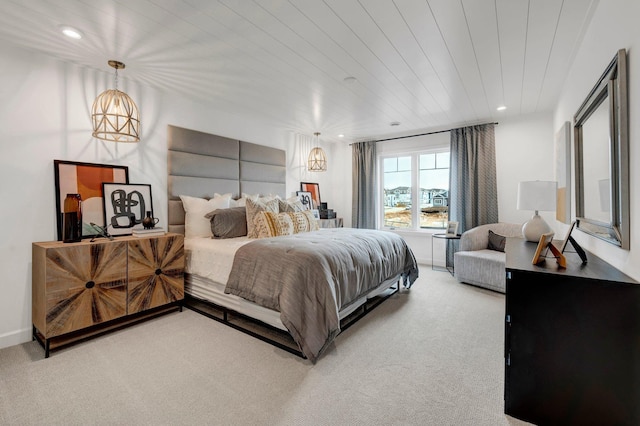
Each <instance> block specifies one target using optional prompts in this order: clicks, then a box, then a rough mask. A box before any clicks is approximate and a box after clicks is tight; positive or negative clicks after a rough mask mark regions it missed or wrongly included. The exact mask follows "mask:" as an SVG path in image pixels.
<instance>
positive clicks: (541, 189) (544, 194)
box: [517, 180, 558, 243]
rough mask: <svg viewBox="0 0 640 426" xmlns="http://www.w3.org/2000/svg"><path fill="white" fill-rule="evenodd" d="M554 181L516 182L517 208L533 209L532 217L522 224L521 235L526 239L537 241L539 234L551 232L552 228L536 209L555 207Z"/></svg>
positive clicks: (555, 187) (555, 184) (552, 208)
mask: <svg viewBox="0 0 640 426" xmlns="http://www.w3.org/2000/svg"><path fill="white" fill-rule="evenodd" d="M557 186H558V183H557V182H555V181H542V180H536V181H528V182H520V183H519V184H518V206H517V208H518V210H534V211H535V213H534V215H533V217H532V218H531V219H530V220H529V221H528V222H525V224H524V225H522V235H523V236H524V238H525V239H526V240H527V241H533V242H535V243H537V242H538V241H540V236H541V235H542V234H546V233H549V232H552V231H553V229H552V228H551V227H550V226H549V224H547V222H545V221H544V219H543V218H542V217H540V215H538V211H552V210H555V209H556V190H557Z"/></svg>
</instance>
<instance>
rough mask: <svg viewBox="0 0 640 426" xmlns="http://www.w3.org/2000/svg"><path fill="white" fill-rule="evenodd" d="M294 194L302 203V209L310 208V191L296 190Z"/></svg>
mask: <svg viewBox="0 0 640 426" xmlns="http://www.w3.org/2000/svg"><path fill="white" fill-rule="evenodd" d="M296 195H297V196H298V199H300V202H301V203H302V209H303V210H311V208H312V205H313V204H312V202H311V193H310V192H307V191H296Z"/></svg>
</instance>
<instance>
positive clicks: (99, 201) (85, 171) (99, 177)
mask: <svg viewBox="0 0 640 426" xmlns="http://www.w3.org/2000/svg"><path fill="white" fill-rule="evenodd" d="M53 172H54V182H55V199H56V224H57V239H58V241H61V240H62V213H63V206H64V199H65V197H66V196H67V194H80V197H81V199H82V238H93V237H96V236H98V234H97V233H96V230H95V228H94V227H93V226H92V225H91V224H92V223H94V224H96V225H98V226H100V227H104V226H105V222H104V212H103V192H102V183H103V182H118V183H129V168H128V167H127V166H119V165H115V164H97V163H83V162H77V161H65V160H53Z"/></svg>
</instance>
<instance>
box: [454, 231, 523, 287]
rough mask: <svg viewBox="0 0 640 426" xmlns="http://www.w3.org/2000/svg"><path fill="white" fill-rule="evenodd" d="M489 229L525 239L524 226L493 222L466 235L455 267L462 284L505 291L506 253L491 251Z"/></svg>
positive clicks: (464, 234) (456, 275)
mask: <svg viewBox="0 0 640 426" xmlns="http://www.w3.org/2000/svg"><path fill="white" fill-rule="evenodd" d="M489 230H491V231H493V232H494V233H496V234H498V235H502V236H504V237H522V225H520V224H516V223H491V224H487V225H480V226H477V227H475V228H472V229H469V230H468V231H466V232H464V233H463V234H462V236H461V237H460V245H459V249H458V252H456V253H455V255H454V259H453V264H454V266H455V277H456V279H457V280H458V281H460V282H463V283H467V284H473V285H476V286H479V287H484V288H488V289H489V290H494V291H498V292H501V293H504V292H505V288H506V274H505V258H506V255H505V253H504V252H500V251H496V250H490V249H489V248H488V247H489Z"/></svg>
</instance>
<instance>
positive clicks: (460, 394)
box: [0, 265, 525, 425]
mask: <svg viewBox="0 0 640 426" xmlns="http://www.w3.org/2000/svg"><path fill="white" fill-rule="evenodd" d="M503 333H504V295H502V294H498V293H494V292H490V291H486V290H482V289H479V288H475V287H472V286H468V285H463V284H459V283H458V282H457V281H456V280H455V279H453V278H452V277H451V276H450V275H449V274H448V273H447V272H438V271H432V270H431V268H430V267H429V266H424V265H423V266H421V268H420V278H419V280H418V281H417V282H416V283H415V285H414V286H413V288H412V289H411V290H410V291H409V292H403V293H401V294H399V295H394V296H392V297H391V298H390V299H389V300H387V301H386V302H384V303H383V304H382V305H381V306H379V307H378V308H376V309H375V310H374V311H373V312H372V313H371V314H369V315H368V316H367V317H365V318H364V319H362V320H361V321H360V322H358V323H357V324H355V325H354V326H353V327H351V328H349V329H348V330H346V331H345V332H344V333H342V334H341V335H340V336H338V338H337V339H336V341H335V342H334V344H333V345H332V346H331V347H330V348H329V350H328V351H327V352H326V353H325V354H324V355H323V356H322V357H321V358H320V360H319V361H318V362H317V364H315V365H313V364H311V363H310V362H309V361H306V360H303V359H300V358H298V357H296V356H294V355H291V354H289V353H287V352H285V351H282V350H280V349H277V348H275V347H273V346H271V345H269V344H267V343H264V342H262V341H259V340H257V339H254V338H252V337H250V336H247V335H245V334H243V333H240V332H238V331H236V330H233V329H231V328H229V327H226V326H224V325H222V324H219V323H217V322H215V321H213V320H210V319H208V318H206V317H203V316H201V315H199V314H197V313H195V312H193V311H190V310H188V309H185V310H184V311H183V312H181V313H180V312H176V313H171V314H168V315H165V316H162V317H159V318H156V319H153V320H149V321H147V322H144V323H141V324H137V325H134V326H132V327H128V328H126V329H123V330H120V331H116V332H113V333H109V334H106V335H103V336H101V337H97V338H94V339H91V340H88V341H86V342H83V343H79V344H76V345H73V346H70V347H68V348H66V349H61V350H59V351H56V352H53V353H52V355H51V357H50V358H48V359H44V352H43V350H42V348H41V347H40V346H39V345H38V344H37V343H35V342H29V343H25V344H22V345H18V346H13V347H10V348H5V349H2V350H0V424H3V425H4V424H7V425H14V424H15V425H23V424H25V425H28V424H46V425H54V424H65V425H70V424H83V425H88V424H110V425H112V424H128V425H133V424H150V425H151V424H153V425H161V424H167V425H177V424H212V425H216V424H220V425H391V424H394V425H520V424H525V423H523V422H520V421H518V420H516V419H513V418H511V417H509V416H506V415H505V414H504V412H503V409H504V401H503V385H504V381H503V380H504V359H503V344H504V342H503Z"/></svg>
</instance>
